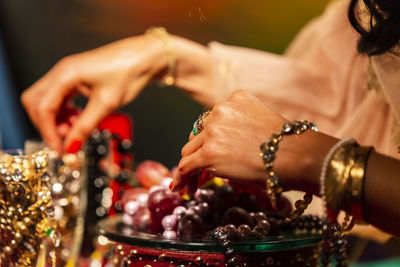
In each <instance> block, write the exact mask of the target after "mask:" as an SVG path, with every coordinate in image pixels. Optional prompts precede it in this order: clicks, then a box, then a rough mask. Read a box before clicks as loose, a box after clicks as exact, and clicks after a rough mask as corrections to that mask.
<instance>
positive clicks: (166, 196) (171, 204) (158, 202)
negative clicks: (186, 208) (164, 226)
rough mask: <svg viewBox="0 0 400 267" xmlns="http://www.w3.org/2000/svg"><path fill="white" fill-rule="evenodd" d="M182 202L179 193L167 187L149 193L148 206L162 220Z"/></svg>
mask: <svg viewBox="0 0 400 267" xmlns="http://www.w3.org/2000/svg"><path fill="white" fill-rule="evenodd" d="M181 203H182V199H181V197H180V195H179V193H174V192H171V191H170V190H169V189H166V188H161V187H160V188H159V189H157V190H155V191H153V192H152V193H151V194H149V199H148V202H147V204H148V206H149V209H150V211H151V212H152V214H153V215H154V216H155V217H156V218H159V219H160V220H161V218H163V217H164V216H166V215H169V214H171V213H172V211H173V210H174V209H175V208H176V207H177V206H179V205H180V204H181Z"/></svg>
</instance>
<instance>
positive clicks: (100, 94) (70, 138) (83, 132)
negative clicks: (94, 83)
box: [64, 90, 119, 153]
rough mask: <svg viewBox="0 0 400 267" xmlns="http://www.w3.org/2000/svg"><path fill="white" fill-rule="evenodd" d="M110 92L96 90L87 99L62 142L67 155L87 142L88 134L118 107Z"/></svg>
mask: <svg viewBox="0 0 400 267" xmlns="http://www.w3.org/2000/svg"><path fill="white" fill-rule="evenodd" d="M108 92H111V90H96V91H93V94H92V95H91V96H90V98H89V102H88V103H87V105H86V107H85V108H84V110H83V111H82V113H81V114H80V115H79V116H78V118H77V119H76V121H75V123H74V124H73V125H72V128H71V130H70V131H69V133H68V134H67V136H66V138H65V142H64V149H65V151H67V152H68V153H75V152H77V151H78V150H79V149H80V146H81V145H82V144H83V143H84V142H85V141H86V140H87V138H88V137H89V135H90V133H91V132H92V131H93V130H94V129H95V128H96V127H97V125H98V124H99V123H100V122H101V121H102V120H103V119H104V118H105V117H106V116H107V115H109V114H110V113H112V112H113V111H114V110H116V109H117V108H118V107H119V104H118V102H117V101H115V99H117V98H116V97H115V95H114V96H110V94H109V93H108Z"/></svg>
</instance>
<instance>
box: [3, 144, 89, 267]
mask: <svg viewBox="0 0 400 267" xmlns="http://www.w3.org/2000/svg"><path fill="white" fill-rule="evenodd" d="M81 167H82V164H81V161H80V160H79V157H78V156H77V155H71V154H67V155H64V156H63V157H62V158H61V159H56V157H53V156H52V155H51V152H44V151H39V152H36V153H33V154H31V155H10V154H6V153H2V152H0V244H1V245H2V246H1V247H0V266H48V265H49V264H50V265H52V266H56V264H57V266H59V265H64V264H65V263H67V265H68V263H69V264H71V263H72V265H71V266H73V262H71V259H75V258H76V255H77V254H78V250H77V249H78V248H79V246H80V238H79V236H81V233H79V231H82V225H83V221H82V219H80V218H81V216H80V214H81V212H80V210H81V206H82V203H80V193H81V186H82V180H83V178H82V177H81V172H80V171H81ZM61 236H62V238H61ZM56 255H57V257H56Z"/></svg>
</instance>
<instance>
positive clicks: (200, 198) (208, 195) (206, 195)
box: [194, 189, 215, 203]
mask: <svg viewBox="0 0 400 267" xmlns="http://www.w3.org/2000/svg"><path fill="white" fill-rule="evenodd" d="M214 193H215V192H214V190H211V189H198V190H197V191H196V193H194V199H195V200H196V201H197V203H202V202H207V203H211V202H212V201H213V197H214Z"/></svg>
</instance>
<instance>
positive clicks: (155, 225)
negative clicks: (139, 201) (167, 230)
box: [132, 208, 162, 234]
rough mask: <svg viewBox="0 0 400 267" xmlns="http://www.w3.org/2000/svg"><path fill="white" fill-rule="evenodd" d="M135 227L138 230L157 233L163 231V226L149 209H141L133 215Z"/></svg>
mask: <svg viewBox="0 0 400 267" xmlns="http://www.w3.org/2000/svg"><path fill="white" fill-rule="evenodd" d="M132 226H133V228H134V229H135V230H136V231H138V232H143V233H150V234H156V233H159V232H161V230H162V227H161V224H160V222H159V221H158V220H155V219H154V218H153V216H152V214H151V212H150V210H149V209H147V208H144V209H140V210H139V211H138V212H137V213H136V215H135V216H134V217H133V224H132Z"/></svg>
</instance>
